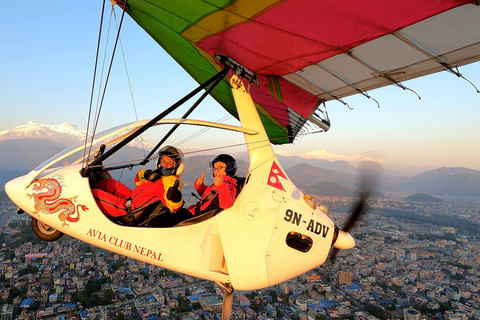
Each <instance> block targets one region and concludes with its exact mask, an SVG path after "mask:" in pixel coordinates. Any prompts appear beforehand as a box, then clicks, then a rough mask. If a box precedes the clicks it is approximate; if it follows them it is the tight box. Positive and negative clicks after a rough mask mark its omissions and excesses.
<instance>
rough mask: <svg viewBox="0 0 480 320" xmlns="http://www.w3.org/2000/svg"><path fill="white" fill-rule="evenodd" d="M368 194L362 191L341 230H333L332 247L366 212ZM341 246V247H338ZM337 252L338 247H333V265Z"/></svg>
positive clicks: (337, 228)
mask: <svg viewBox="0 0 480 320" xmlns="http://www.w3.org/2000/svg"><path fill="white" fill-rule="evenodd" d="M368 197H369V192H368V191H363V192H361V193H360V199H359V200H358V201H357V203H356V204H355V206H354V207H353V209H352V213H351V214H350V217H349V218H348V220H347V223H345V225H344V226H343V228H341V229H340V228H339V227H336V228H335V235H334V236H333V241H332V246H334V245H335V244H336V242H337V241H338V240H339V238H340V237H342V236H343V237H345V236H344V235H343V234H342V233H345V234H347V233H348V231H349V230H350V229H351V228H353V227H354V226H355V223H356V222H357V221H358V220H359V219H360V218H361V216H362V215H363V214H364V213H365V212H366V201H367V200H368ZM340 246H341V245H340ZM338 250H339V245H337V246H334V247H333V249H332V253H331V254H330V261H331V262H332V263H333V262H334V261H335V257H336V256H337V253H338Z"/></svg>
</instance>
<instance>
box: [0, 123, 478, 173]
mask: <svg viewBox="0 0 480 320" xmlns="http://www.w3.org/2000/svg"><path fill="white" fill-rule="evenodd" d="M31 125H35V126H41V127H47V128H49V129H50V130H54V131H55V132H58V133H61V134H66V135H68V137H74V138H76V139H78V141H81V140H82V139H83V137H81V136H80V135H79V134H80V133H83V134H84V133H85V130H82V129H80V128H78V127H75V126H74V125H72V124H71V123H69V122H63V123H60V124H46V123H38V122H34V121H28V122H27V123H26V124H24V125H20V126H16V127H14V128H12V129H9V130H8V129H7V130H0V142H1V141H6V140H17V139H23V138H27V139H49V140H52V141H56V142H58V141H57V140H58V139H52V138H51V136H49V135H48V133H47V134H44V135H43V136H40V137H29V136H26V135H23V136H19V135H17V134H16V135H14V136H12V137H4V135H8V134H9V133H11V132H18V131H14V130H15V129H17V130H20V129H24V128H31ZM68 125H72V126H73V127H74V128H75V129H76V130H78V131H72V130H71V128H69V127H68ZM35 128H36V127H35ZM63 129H65V130H63ZM22 132H24V131H22ZM70 141H71V140H70V139H68V140H67V139H65V138H64V141H62V142H59V143H61V144H63V145H65V147H68V146H69V143H70ZM143 144H144V146H145V147H147V148H148V147H149V146H150V147H153V144H152V143H151V141H148V140H144V141H143ZM136 147H138V148H140V146H139V145H136ZM181 149H182V151H184V154H185V157H186V158H189V157H195V156H207V155H208V156H211V155H215V154H218V153H219V151H216V150H217V149H215V148H208V149H200V148H198V147H181ZM275 153H276V155H277V156H279V157H283V158H284V159H282V160H284V162H285V159H288V158H292V159H293V158H295V157H298V158H301V159H304V160H305V162H304V163H306V164H309V165H311V162H312V161H316V160H320V161H326V162H329V163H338V162H346V163H347V164H349V165H350V166H351V167H352V168H355V169H361V167H362V163H365V162H372V161H373V162H376V163H377V164H380V165H381V167H382V168H383V170H385V172H384V173H386V174H387V175H393V176H399V177H400V176H414V175H417V174H421V173H423V172H427V171H430V170H438V169H442V168H451V169H457V168H466V169H470V170H476V171H480V170H478V169H475V168H469V167H465V166H450V167H448V166H442V167H434V166H431V167H427V166H412V165H409V164H407V163H400V164H396V165H392V164H389V163H386V164H385V163H382V162H379V161H376V160H375V159H372V158H369V157H366V156H363V155H359V156H355V157H353V158H349V157H346V156H343V155H337V154H331V153H329V152H328V151H326V150H318V151H309V152H306V153H304V154H297V155H293V154H290V153H288V152H284V151H282V150H275ZM231 154H232V155H233V156H235V157H238V159H242V160H244V161H246V162H248V152H247V150H246V149H245V150H237V151H235V152H232V153H231ZM300 161H301V160H298V161H296V164H295V165H297V164H300V163H302V162H300ZM281 164H282V165H283V163H282V162H281ZM291 167H292V164H291V163H289V165H286V166H284V169H289V168H291ZM319 168H320V167H319ZM32 169H33V168H32ZM325 169H326V168H325ZM327 170H330V169H327Z"/></svg>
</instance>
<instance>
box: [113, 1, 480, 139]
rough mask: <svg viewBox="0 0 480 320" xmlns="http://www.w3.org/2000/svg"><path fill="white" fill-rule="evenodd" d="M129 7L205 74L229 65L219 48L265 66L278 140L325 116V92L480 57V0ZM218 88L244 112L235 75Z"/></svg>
mask: <svg viewBox="0 0 480 320" xmlns="http://www.w3.org/2000/svg"><path fill="white" fill-rule="evenodd" d="M117 4H119V5H121V6H122V4H123V2H122V3H120V1H118V0H117ZM127 13H128V14H129V15H130V16H131V17H132V18H133V19H134V20H135V21H136V22H137V23H138V24H139V25H140V26H141V27H142V28H143V29H145V31H146V32H148V33H149V34H150V35H151V36H152V38H153V39H155V41H157V42H158V43H159V44H160V45H161V46H162V47H163V48H164V49H165V50H166V51H167V52H168V53H169V54H170V55H171V56H172V57H173V58H174V59H175V60H176V61H177V62H178V63H179V64H180V65H181V66H182V67H183V68H184V69H185V70H186V71H187V72H188V73H189V74H190V75H191V76H192V77H193V78H194V79H195V80H196V81H197V82H199V83H201V82H203V81H205V80H207V79H208V78H209V77H211V76H212V75H213V74H215V73H216V72H218V71H219V70H220V69H221V68H222V66H221V65H220V63H219V62H218V61H217V60H215V59H214V55H216V54H221V55H224V56H227V57H229V58H232V59H234V60H236V61H237V62H239V63H240V64H242V65H244V66H245V67H247V68H248V69H250V70H251V71H253V72H255V73H256V74H257V78H258V85H251V87H250V93H251V95H252V98H253V100H254V101H255V104H256V106H257V109H258V111H259V113H260V116H261V118H262V122H263V124H264V126H265V129H266V131H267V133H268V135H269V138H270V139H271V141H272V143H275V144H282V143H289V142H292V141H293V140H294V138H295V136H296V135H297V134H298V133H299V132H301V131H302V127H304V125H305V124H306V123H307V122H311V123H314V124H318V125H321V119H322V117H318V111H319V110H320V109H318V108H319V106H320V105H321V104H322V103H323V102H325V101H329V100H338V101H340V102H343V101H342V98H343V97H346V96H349V95H353V94H357V93H361V94H364V95H367V93H366V91H367V90H371V89H375V88H379V87H383V86H387V85H392V84H393V85H397V86H399V87H400V88H403V89H405V87H404V86H403V84H402V81H405V80H409V79H413V78H417V77H421V76H424V75H427V74H431V73H434V72H438V71H441V70H450V71H452V72H456V67H457V66H461V65H465V64H468V63H472V62H475V61H478V60H480V54H479V53H480V32H478V30H480V7H479V6H478V5H475V4H474V2H472V1H471V0H397V1H375V0H353V1H352V0H349V1H345V0H340V1H339V0H322V1H319V0H282V1H275V0H264V1H251V0H237V1H231V0H230V1H227V0H210V1H209V0H182V1H177V0H128V2H127ZM457 75H459V74H457ZM212 96H213V97H214V98H215V99H216V100H217V101H218V102H219V103H220V104H221V105H222V106H223V107H224V108H225V109H226V110H227V111H228V112H230V113H231V114H232V115H234V116H237V113H236V108H235V104H234V101H233V97H232V95H231V92H230V87H229V85H228V83H227V82H223V83H222V84H221V85H219V86H218V87H217V88H216V89H215V90H214V92H213V93H212ZM367 96H368V95H367Z"/></svg>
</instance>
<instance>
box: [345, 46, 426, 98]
mask: <svg viewBox="0 0 480 320" xmlns="http://www.w3.org/2000/svg"><path fill="white" fill-rule="evenodd" d="M347 54H348V56H349V57H351V58H352V59H354V60H355V61H358V62H359V63H361V64H362V65H363V66H365V67H367V68H368V69H370V70H372V71H374V72H375V73H377V74H378V75H380V77H382V78H385V79H387V80H388V81H389V82H390V83H393V84H394V85H396V86H398V87H400V88H402V89H403V90H408V91H411V92H413V93H415V95H416V96H417V97H418V100H422V98H421V97H420V96H419V94H418V93H416V92H415V91H414V90H412V89H410V88H407V87H405V86H404V85H403V84H402V83H401V82H400V81H398V80H395V79H393V78H392V77H391V76H390V75H389V74H388V73H385V72H383V71H380V70H378V69H377V68H375V67H374V66H372V65H371V64H369V63H367V62H366V61H363V60H362V59H360V58H359V57H357V56H356V55H355V54H354V53H353V52H352V51H351V50H350V51H348V52H347Z"/></svg>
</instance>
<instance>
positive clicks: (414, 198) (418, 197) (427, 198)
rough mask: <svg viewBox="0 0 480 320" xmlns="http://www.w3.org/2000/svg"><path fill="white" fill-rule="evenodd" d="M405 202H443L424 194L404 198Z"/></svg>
mask: <svg viewBox="0 0 480 320" xmlns="http://www.w3.org/2000/svg"><path fill="white" fill-rule="evenodd" d="M405 200H407V201H421V202H443V200H442V199H439V198H437V197H433V196H430V195H428V194H426V193H417V194H414V195H411V196H408V197H406V198H405Z"/></svg>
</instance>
